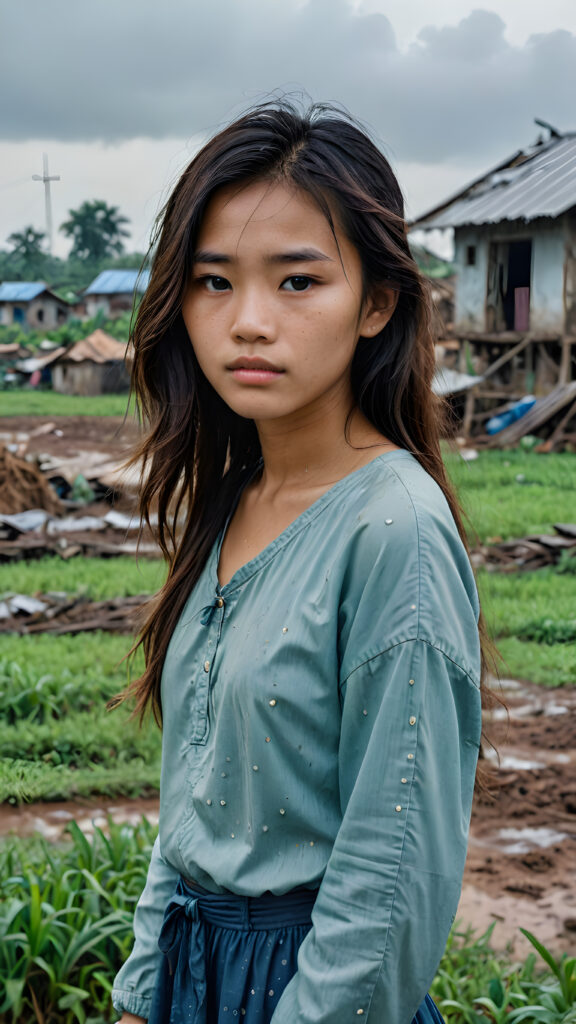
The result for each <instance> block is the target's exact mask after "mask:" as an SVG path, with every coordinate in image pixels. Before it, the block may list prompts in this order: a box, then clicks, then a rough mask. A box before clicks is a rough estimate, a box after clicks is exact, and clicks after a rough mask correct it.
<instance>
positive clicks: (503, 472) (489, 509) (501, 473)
mask: <svg viewBox="0 0 576 1024" xmlns="http://www.w3.org/2000/svg"><path fill="white" fill-rule="evenodd" d="M445 462H446V466H447V468H448V472H449V474H450V477H451V479H452V481H453V483H454V484H455V486H456V488H457V490H458V494H459V496H460V500H461V502H462V504H463V506H464V510H465V512H466V513H467V515H468V520H469V521H468V522H467V531H468V536H469V540H470V543H471V545H472V546H475V544H477V543H478V541H480V542H482V543H486V542H488V541H494V540H509V539H510V538H512V537H522V536H526V535H527V534H531V533H553V532H554V531H553V529H552V524H553V523H570V522H574V521H575V520H576V455H575V454H571V453H565V454H561V455H554V454H552V455H538V454H536V453H535V452H526V451H523V450H514V451H504V452H499V451H490V452H480V455H479V457H478V459H476V460H475V461H473V462H465V461H464V460H463V459H462V458H461V457H460V456H459V455H456V454H454V453H448V454H446V456H445Z"/></svg>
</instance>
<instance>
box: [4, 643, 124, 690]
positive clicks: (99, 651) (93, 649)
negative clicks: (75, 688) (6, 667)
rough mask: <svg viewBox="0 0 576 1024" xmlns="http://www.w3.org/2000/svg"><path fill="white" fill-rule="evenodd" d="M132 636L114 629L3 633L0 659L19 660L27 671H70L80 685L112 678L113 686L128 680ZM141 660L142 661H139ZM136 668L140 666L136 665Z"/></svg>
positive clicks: (110, 684)
mask: <svg viewBox="0 0 576 1024" xmlns="http://www.w3.org/2000/svg"><path fill="white" fill-rule="evenodd" d="M130 644H131V639H130V637H128V636H118V635H116V634H115V633H100V632H94V633H74V634H73V633H69V634H65V635H64V636H52V635H51V634H50V633H44V634H40V635H39V636H17V635H15V634H9V633H8V634H7V633H3V634H0V659H4V660H6V661H16V662H18V663H19V664H21V665H22V666H23V667H25V669H26V671H28V672H32V673H37V674H41V673H44V672H52V673H54V674H57V673H63V672H67V673H68V674H69V675H70V676H72V677H73V678H74V679H75V680H76V682H77V684H78V685H81V684H83V683H85V682H87V683H89V682H90V681H91V680H93V681H96V680H98V681H100V685H101V683H102V680H104V681H106V680H108V681H109V682H108V683H106V684H105V685H107V686H108V685H109V686H110V687H111V688H112V689H114V688H115V687H118V686H122V685H123V684H124V682H125V681H126V672H127V669H126V666H125V665H121V664H120V662H121V660H122V658H123V657H124V656H125V655H126V654H127V653H128V651H129V650H130ZM139 664H141V663H139ZM136 670H137V669H136Z"/></svg>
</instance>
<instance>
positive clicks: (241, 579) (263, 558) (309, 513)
mask: <svg viewBox="0 0 576 1024" xmlns="http://www.w3.org/2000/svg"><path fill="white" fill-rule="evenodd" d="M407 455H408V456H410V453H409V452H408V451H407V450H406V449H405V448H395V449H394V450H393V451H391V452H381V453H380V455H376V457H375V458H373V459H370V461H369V462H365V463H364V465H363V466H359V467H358V469H354V470H352V472H351V473H347V474H346V475H345V476H343V477H340V479H339V480H336V482H335V483H333V484H332V486H331V487H329V488H328V489H327V490H326V491H324V493H323V494H321V495H320V497H319V498H316V500H315V501H313V502H312V503H311V504H310V505H308V507H307V508H305V509H303V511H302V512H300V513H299V514H298V515H297V516H295V518H294V519H293V520H292V521H291V522H290V523H288V525H287V526H285V527H284V529H283V530H281V531H280V533H279V534H278V535H277V536H276V537H275V538H274V539H273V540H271V541H270V542H269V543H268V544H266V545H265V546H264V547H263V548H262V549H261V551H259V552H258V554H257V555H254V556H253V558H250V559H248V561H246V562H244V563H243V564H242V565H241V566H239V567H238V569H236V571H235V572H234V573H233V574H232V576H231V577H230V579H229V580H228V581H227V582H226V583H223V584H221V583H220V579H219V576H218V568H219V565H220V553H221V551H222V545H223V543H224V538H225V536H226V532H227V530H228V527H229V525H230V522H231V520H232V517H233V515H234V513H235V511H236V509H237V507H238V503H239V501H240V498H241V497H242V494H243V492H244V489H245V488H246V487H247V486H248V485H249V484H250V483H251V481H252V480H253V479H254V476H255V475H256V472H257V471H258V469H261V468H262V463H260V464H259V465H258V466H257V467H256V468H255V470H254V472H253V473H251V474H250V475H249V476H248V477H247V479H246V480H245V481H244V483H243V484H242V486H241V488H240V490H239V491H238V495H237V497H236V499H235V501H234V504H233V506H232V508H231V510H230V514H229V516H228V518H227V520H226V522H225V524H224V526H223V528H222V531H221V533H220V534H219V536H218V540H217V542H216V545H215V547H214V553H215V557H214V561H213V564H212V566H211V575H212V576H213V578H214V577H215V591H216V593H217V595H218V596H222V597H225V596H226V594H227V593H230V591H232V590H235V589H236V588H237V587H239V586H240V585H241V584H242V583H245V582H246V580H247V579H249V578H250V577H251V576H253V575H254V574H255V573H256V572H258V571H259V570H260V569H261V568H262V567H263V566H264V565H265V564H266V563H267V562H269V561H270V559H271V558H273V557H274V555H275V554H276V552H277V551H279V550H280V549H281V548H283V547H284V546H285V545H286V544H287V543H288V542H289V541H290V540H291V539H292V537H293V536H294V535H295V534H296V533H299V532H300V530H302V529H303V528H304V527H305V526H306V525H307V524H308V522H309V521H310V520H311V519H315V518H316V516H317V515H319V514H320V512H322V511H323V509H324V508H325V507H326V506H327V505H329V504H331V502H332V501H333V500H334V498H336V497H337V496H338V494H339V493H340V491H341V490H344V489H345V488H346V487H347V486H349V485H350V483H351V482H352V481H354V482H355V481H356V479H357V478H358V477H359V476H361V475H362V474H363V473H364V472H365V471H366V470H368V469H370V468H371V467H372V466H375V465H376V464H378V463H380V462H382V461H388V460H389V459H393V458H394V457H397V456H403V457H406V456H407ZM410 457H411V458H412V456H410Z"/></svg>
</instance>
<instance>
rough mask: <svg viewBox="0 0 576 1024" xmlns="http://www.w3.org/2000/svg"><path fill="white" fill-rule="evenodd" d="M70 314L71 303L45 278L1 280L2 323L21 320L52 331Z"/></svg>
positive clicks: (29, 325)
mask: <svg viewBox="0 0 576 1024" xmlns="http://www.w3.org/2000/svg"><path fill="white" fill-rule="evenodd" d="M69 316H70V305H69V304H68V303H67V302H65V301H64V299H59V298H58V296H57V295H55V294H54V292H52V291H50V289H49V288H48V287H47V285H45V284H44V282H43V281H4V283H3V284H0V324H1V325H2V326H10V325H11V324H21V325H22V326H23V327H30V328H33V329H34V330H40V331H41V330H43V329H44V330H47V331H52V330H54V329H55V328H56V327H60V325H61V324H63V323H65V322H66V320H68V317H69Z"/></svg>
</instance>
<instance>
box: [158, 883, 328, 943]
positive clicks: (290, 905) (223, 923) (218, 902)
mask: <svg viewBox="0 0 576 1024" xmlns="http://www.w3.org/2000/svg"><path fill="white" fill-rule="evenodd" d="M317 895H318V890H317V889H306V888H303V887H301V888H298V889H292V890H291V891H290V892H287V893H283V894H282V895H280V896H276V895H274V893H271V892H266V893H264V895H262V896H237V895H235V894H234V893H211V892H208V891H207V890H206V889H202V888H200V887H198V888H196V887H195V886H193V885H192V884H191V883H190V881H189V880H188V879H185V878H180V880H179V882H178V886H177V889H176V894H175V896H176V898H177V903H178V904H179V905H180V907H181V909H182V910H183V911H184V912H185V914H186V915H187V916H192V917H196V918H200V919H201V920H203V921H207V922H208V923H209V924H214V925H218V926H219V927H221V928H232V929H234V930H237V931H242V930H248V931H267V930H270V929H273V928H283V927H290V926H291V925H298V924H309V923H310V919H311V914H312V908H313V906H314V903H315V902H316V897H317ZM178 897H179V899H178Z"/></svg>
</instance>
